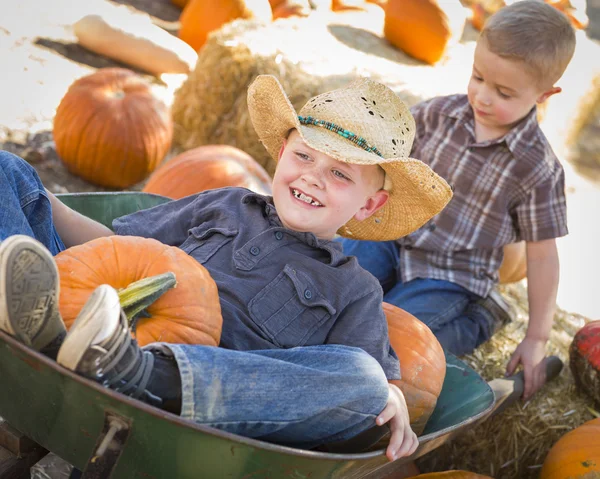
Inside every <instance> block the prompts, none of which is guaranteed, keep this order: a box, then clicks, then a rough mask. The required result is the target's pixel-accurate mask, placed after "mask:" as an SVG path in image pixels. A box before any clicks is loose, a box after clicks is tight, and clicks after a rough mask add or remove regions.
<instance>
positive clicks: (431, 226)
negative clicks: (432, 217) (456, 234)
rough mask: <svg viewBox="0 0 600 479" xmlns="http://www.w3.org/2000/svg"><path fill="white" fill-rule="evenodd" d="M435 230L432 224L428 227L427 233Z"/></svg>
mask: <svg viewBox="0 0 600 479" xmlns="http://www.w3.org/2000/svg"><path fill="white" fill-rule="evenodd" d="M436 228H437V226H436V225H433V224H431V225H429V231H435V229H436Z"/></svg>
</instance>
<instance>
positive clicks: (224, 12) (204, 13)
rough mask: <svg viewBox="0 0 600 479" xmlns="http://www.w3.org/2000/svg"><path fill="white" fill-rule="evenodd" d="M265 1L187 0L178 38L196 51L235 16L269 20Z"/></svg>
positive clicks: (266, 1) (270, 12)
mask: <svg viewBox="0 0 600 479" xmlns="http://www.w3.org/2000/svg"><path fill="white" fill-rule="evenodd" d="M272 17H273V14H272V11H271V5H270V4H269V0H218V1H215V0H190V1H189V3H188V4H187V5H186V7H185V8H184V10H183V13H182V14H181V17H180V18H179V21H180V24H181V27H180V29H179V38H181V39H182V40H183V41H184V42H186V43H187V44H189V45H190V46H191V47H192V48H193V49H194V50H196V51H198V50H199V49H200V48H202V46H203V45H204V43H205V42H206V38H207V37H208V34H209V33H210V32H212V31H214V30H218V29H219V28H221V27H222V26H223V25H225V24H226V23H229V22H231V21H233V20H235V19H237V18H244V19H249V18H257V19H260V20H263V21H265V22H270V21H271V20H272Z"/></svg>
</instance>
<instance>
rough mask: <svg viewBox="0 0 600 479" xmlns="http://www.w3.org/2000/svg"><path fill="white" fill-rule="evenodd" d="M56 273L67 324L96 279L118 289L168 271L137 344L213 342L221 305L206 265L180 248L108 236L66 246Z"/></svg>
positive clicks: (143, 321)
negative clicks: (167, 282)
mask: <svg viewBox="0 0 600 479" xmlns="http://www.w3.org/2000/svg"><path fill="white" fill-rule="evenodd" d="M56 264H57V266H58V271H59V275H60V298H59V309H60V313H61V315H62V317H63V320H64V321H65V324H66V326H67V328H69V327H70V326H71V324H72V323H73V321H74V320H75V318H76V317H77V314H78V313H79V311H80V310H81V308H82V307H83V305H84V304H85V302H86V301H87V299H88V298H89V297H90V295H91V294H92V292H93V291H94V289H96V288H97V287H98V286H99V285H101V284H109V285H111V286H112V287H113V288H115V289H117V290H119V289H122V288H126V287H127V286H129V285H130V284H131V283H133V282H135V281H138V280H140V279H142V278H149V277H151V276H155V275H158V274H161V273H166V272H173V273H174V274H175V279H176V281H177V286H176V287H175V288H173V289H171V290H169V291H167V292H166V293H165V294H163V295H162V296H161V297H160V298H158V299H157V300H156V301H155V302H154V303H153V304H152V305H150V306H149V307H148V308H147V313H148V314H149V315H150V317H143V318H141V319H139V321H138V322H137V325H136V338H137V340H138V343H139V344H140V345H142V346H143V345H145V344H148V343H152V342H155V341H164V342H169V343H189V344H205V345H209V346H217V345H218V344H219V341H220V338H221V326H222V324H223V320H222V318H221V305H220V302H219V296H218V293H217V286H216V284H215V282H214V281H213V279H212V278H211V276H210V274H209V273H208V271H207V270H206V269H205V268H204V267H203V266H202V265H201V264H200V263H198V262H197V261H196V260H195V259H194V258H192V257H191V256H189V255H187V254H185V253H184V252H183V251H182V250H180V249H179V248H176V247H173V246H167V245H164V244H162V243H160V242H159V241H156V240H154V239H147V238H138V237H135V236H109V237H106V238H98V239H95V240H92V241H89V242H87V243H85V244H82V245H79V246H74V247H72V248H69V249H67V250H65V251H63V252H61V253H59V254H58V255H57V256H56Z"/></svg>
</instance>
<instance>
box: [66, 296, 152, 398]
mask: <svg viewBox="0 0 600 479" xmlns="http://www.w3.org/2000/svg"><path fill="white" fill-rule="evenodd" d="M57 361H58V363H59V364H60V365H62V366H64V367H65V368H67V369H70V370H72V371H75V372H76V373H78V374H81V375H82V376H85V377H87V378H89V379H93V380H95V381H97V382H99V383H101V384H102V385H103V386H106V387H108V388H110V389H112V390H114V391H117V392H120V393H123V394H126V395H127V396H131V397H133V398H136V399H141V400H143V401H144V402H147V403H148V404H152V405H155V406H160V405H161V404H162V400H161V399H160V398H158V397H157V396H154V395H153V394H151V393H150V392H149V391H147V385H148V382H149V380H150V374H151V373H152V369H153V364H154V356H153V355H152V354H151V353H150V352H149V351H143V350H142V349H141V348H140V347H139V346H138V344H137V341H136V340H135V339H133V338H132V336H131V334H130V332H129V327H128V324H127V318H126V316H125V313H124V312H123V310H122V309H121V305H120V304H119V296H118V294H117V292H116V291H115V289H114V288H112V287H111V286H109V285H107V284H103V285H100V286H98V288H96V289H95V290H94V292H93V293H92V295H91V296H90V298H89V299H88V300H87V302H86V303H85V305H84V306H83V308H82V310H81V311H80V312H79V314H78V315H77V318H76V319H75V322H74V323H73V325H72V326H71V329H70V330H69V333H68V334H67V337H66V338H65V340H64V342H63V344H62V346H61V348H60V351H59V352H58V358H57Z"/></svg>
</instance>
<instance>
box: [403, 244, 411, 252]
mask: <svg viewBox="0 0 600 479" xmlns="http://www.w3.org/2000/svg"><path fill="white" fill-rule="evenodd" d="M404 249H405V250H406V251H410V250H411V249H412V246H411V245H409V244H407V245H406V246H405V247H404Z"/></svg>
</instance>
